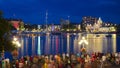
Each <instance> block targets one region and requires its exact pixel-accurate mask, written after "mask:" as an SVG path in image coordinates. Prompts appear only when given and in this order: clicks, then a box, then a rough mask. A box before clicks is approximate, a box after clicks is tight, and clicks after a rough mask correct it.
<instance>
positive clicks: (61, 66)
mask: <svg viewBox="0 0 120 68" xmlns="http://www.w3.org/2000/svg"><path fill="white" fill-rule="evenodd" d="M112 65H118V66H119V65H120V52H119V53H105V54H104V53H99V52H97V53H92V54H87V53H81V54H80V53H79V54H77V55H76V54H57V55H40V56H24V57H21V58H19V59H13V60H12V61H9V59H2V60H1V65H0V66H1V67H0V68H110V66H112Z"/></svg>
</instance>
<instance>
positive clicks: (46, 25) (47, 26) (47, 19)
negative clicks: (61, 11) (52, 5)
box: [46, 11, 48, 31]
mask: <svg viewBox="0 0 120 68" xmlns="http://www.w3.org/2000/svg"><path fill="white" fill-rule="evenodd" d="M47 22H48V12H47V11H46V30H47V31H48V26H47Z"/></svg>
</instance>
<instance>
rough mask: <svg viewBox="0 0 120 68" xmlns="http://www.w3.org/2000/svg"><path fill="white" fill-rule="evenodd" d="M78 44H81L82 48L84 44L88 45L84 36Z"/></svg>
mask: <svg viewBox="0 0 120 68" xmlns="http://www.w3.org/2000/svg"><path fill="white" fill-rule="evenodd" d="M78 44H79V45H81V44H83V48H85V47H84V44H86V45H88V42H87V40H86V39H85V37H82V39H81V40H80V42H79V43H78Z"/></svg>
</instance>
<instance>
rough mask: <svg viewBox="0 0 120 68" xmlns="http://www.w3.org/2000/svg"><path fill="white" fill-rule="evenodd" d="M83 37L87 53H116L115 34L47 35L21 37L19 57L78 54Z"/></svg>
mask: <svg viewBox="0 0 120 68" xmlns="http://www.w3.org/2000/svg"><path fill="white" fill-rule="evenodd" d="M83 36H84V37H85V39H86V41H87V42H88V45H86V44H85V45H84V47H85V48H86V50H87V52H88V53H92V52H104V53H106V52H116V34H110V35H109V34H81V33H74V34H73V33H64V34H61V35H51V34H47V35H44V36H40V35H38V36H31V37H29V36H26V37H24V36H23V37H21V44H22V47H21V48H20V49H19V54H20V56H25V55H30V56H31V55H42V54H58V53H60V54H62V53H74V54H77V53H80V49H81V47H82V44H81V45H79V44H78V43H79V41H80V40H81V39H82V37H83Z"/></svg>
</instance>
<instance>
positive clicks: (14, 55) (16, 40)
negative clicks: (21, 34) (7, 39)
mask: <svg viewBox="0 0 120 68" xmlns="http://www.w3.org/2000/svg"><path fill="white" fill-rule="evenodd" d="M12 42H13V44H15V45H16V47H17V50H14V51H13V52H12V55H13V57H14V59H17V56H18V47H21V44H20V42H19V41H18V39H17V38H16V37H14V38H13V41H12Z"/></svg>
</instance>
